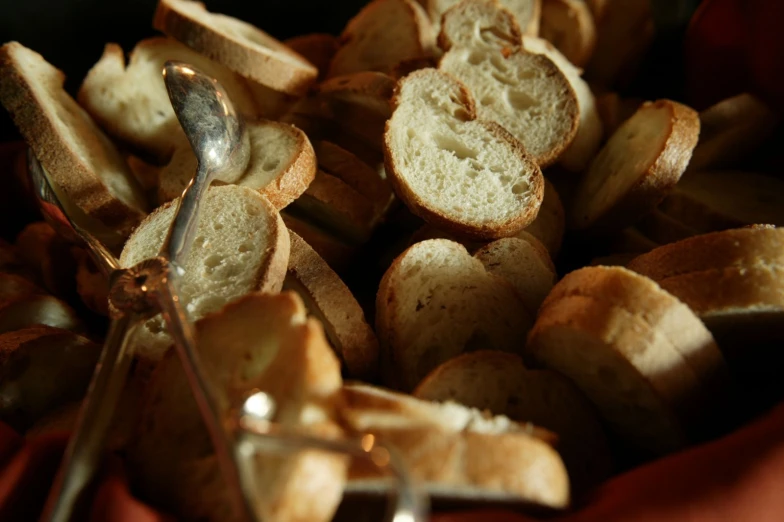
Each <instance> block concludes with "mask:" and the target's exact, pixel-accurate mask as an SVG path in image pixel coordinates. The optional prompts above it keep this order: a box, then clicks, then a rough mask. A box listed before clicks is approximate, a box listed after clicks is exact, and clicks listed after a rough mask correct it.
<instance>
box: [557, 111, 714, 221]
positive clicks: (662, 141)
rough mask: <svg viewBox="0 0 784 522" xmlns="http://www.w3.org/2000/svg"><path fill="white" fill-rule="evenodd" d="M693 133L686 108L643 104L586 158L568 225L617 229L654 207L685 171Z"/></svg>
mask: <svg viewBox="0 0 784 522" xmlns="http://www.w3.org/2000/svg"><path fill="white" fill-rule="evenodd" d="M699 133H700V121H699V118H698V116H697V113H696V112H695V111H694V110H692V109H690V108H689V107H686V106H685V105H681V104H680V103H676V102H673V101H669V100H658V101H656V102H647V103H645V104H643V105H642V107H640V108H639V109H638V110H637V112H636V113H634V115H633V116H632V117H631V118H629V119H628V120H626V122H624V123H623V125H621V126H620V127H619V128H618V130H616V131H615V133H614V134H613V135H612V137H611V138H610V140H609V141H608V142H607V143H606V144H605V145H604V147H603V148H602V150H601V151H600V152H599V155H598V156H596V158H594V160H593V162H592V163H591V166H590V168H589V169H588V172H587V173H586V174H585V177H584V178H583V179H582V182H581V184H580V186H579V187H578V189H577V193H576V195H575V201H574V211H573V222H572V226H573V227H574V228H576V229H587V228H592V229H594V230H596V231H608V230H618V229H621V228H623V227H625V226H628V225H631V224H633V223H634V222H635V221H636V220H637V219H639V218H640V217H642V216H644V215H645V214H646V213H648V212H650V211H651V210H653V209H654V208H656V206H657V205H658V204H659V203H660V202H661V201H662V200H663V199H664V197H665V196H666V195H667V194H668V193H669V192H670V190H671V189H672V187H674V186H675V184H676V183H677V182H678V180H679V179H680V177H681V175H682V174H683V172H684V171H685V170H686V166H687V165H688V164H689V159H690V158H691V153H692V151H693V150H694V147H695V146H696V145H697V138H698V136H699Z"/></svg>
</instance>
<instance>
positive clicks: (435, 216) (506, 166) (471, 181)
mask: <svg viewBox="0 0 784 522" xmlns="http://www.w3.org/2000/svg"><path fill="white" fill-rule="evenodd" d="M393 105H394V107H395V111H394V113H393V114H392V118H391V119H390V120H389V122H388V123H387V130H386V133H385V135H384V141H385V154H384V161H385V165H386V171H387V175H388V176H389V179H390V181H391V182H392V185H393V187H394V188H395V193H396V194H397V195H398V196H399V197H400V199H402V200H403V202H404V203H405V204H406V205H407V206H408V207H409V209H411V211H412V212H413V213H414V214H416V215H418V216H420V217H422V218H423V219H425V220H426V221H428V222H431V223H433V224H435V225H437V226H439V227H441V228H444V229H446V230H449V231H454V232H455V233H457V234H460V235H463V236H466V237H468V238H472V239H494V238H497V237H503V236H509V235H512V234H514V233H516V232H518V231H520V230H522V229H523V228H524V227H525V226H527V225H529V224H530V223H531V222H532V221H533V220H534V219H535V217H536V214H537V213H538V211H539V207H540V205H541V201H542V196H543V192H544V181H543V178H542V174H541V170H540V169H539V167H538V166H537V164H536V163H535V161H534V160H533V158H531V157H530V156H529V155H528V154H527V153H526V152H525V151H524V149H523V146H522V145H521V144H520V142H519V141H517V140H516V139H514V138H513V137H512V136H511V135H510V134H509V133H508V132H507V131H506V130H504V129H503V127H501V126H500V125H498V124H496V123H493V122H488V121H484V120H480V119H477V117H476V111H475V105H474V100H473V98H472V96H471V94H470V93H469V91H468V90H467V89H466V87H465V86H464V85H463V84H461V83H460V82H459V81H457V80H456V79H454V78H453V77H452V76H450V75H448V74H446V73H444V72H441V71H437V70H434V69H422V70H420V71H417V72H415V73H412V74H411V75H409V76H407V77H406V78H404V79H403V80H401V81H400V82H399V84H398V88H397V91H396V94H395V98H394V99H393Z"/></svg>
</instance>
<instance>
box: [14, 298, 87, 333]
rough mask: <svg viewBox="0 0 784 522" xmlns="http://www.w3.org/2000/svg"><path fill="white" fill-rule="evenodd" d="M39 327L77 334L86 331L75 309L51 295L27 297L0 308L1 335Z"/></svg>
mask: <svg viewBox="0 0 784 522" xmlns="http://www.w3.org/2000/svg"><path fill="white" fill-rule="evenodd" d="M37 325H45V326H52V327H54V328H61V329H63V330H71V331H73V332H76V333H82V332H83V331H84V324H83V323H82V320H81V319H79V317H78V316H77V315H76V312H74V310H73V308H71V307H70V306H68V305H67V304H66V303H64V302H63V301H61V300H59V299H57V298H56V297H53V296H51V295H44V294H33V295H26V296H23V297H18V298H17V299H14V300H13V301H7V302H5V303H3V304H2V306H0V333H6V332H13V331H14V330H19V329H22V328H28V327H31V326H37Z"/></svg>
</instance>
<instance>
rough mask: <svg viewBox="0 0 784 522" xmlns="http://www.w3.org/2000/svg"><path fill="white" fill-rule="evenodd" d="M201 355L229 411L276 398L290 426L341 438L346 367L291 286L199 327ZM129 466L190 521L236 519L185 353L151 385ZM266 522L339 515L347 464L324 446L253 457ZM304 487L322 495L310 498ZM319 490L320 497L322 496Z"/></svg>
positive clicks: (160, 500)
mask: <svg viewBox="0 0 784 522" xmlns="http://www.w3.org/2000/svg"><path fill="white" fill-rule="evenodd" d="M196 335H197V337H198V339H199V352H200V355H201V357H202V360H203V362H204V364H205V366H206V367H207V368H209V369H210V375H211V377H212V379H214V382H215V389H216V390H217V391H218V392H219V394H218V404H219V406H218V408H219V411H220V412H221V414H222V415H229V414H230V411H229V408H235V407H239V406H241V405H242V404H243V401H244V400H245V398H246V397H247V395H248V394H249V393H250V392H251V391H261V392H264V393H266V394H268V395H269V396H270V397H271V398H272V399H273V400H274V404H275V415H274V417H273V420H274V421H275V422H277V423H278V424H279V425H281V427H282V428H284V429H290V430H291V429H293V430H300V431H304V432H306V433H309V434H311V435H315V436H322V437H330V438H331V437H337V436H340V435H341V430H340V429H339V428H338V426H337V425H336V424H335V423H334V422H333V421H332V420H331V419H332V417H333V416H334V407H335V401H336V399H337V397H338V393H339V392H340V386H341V378H340V363H339V362H338V360H337V358H336V357H335V355H334V354H333V352H332V350H331V349H330V348H329V345H328V344H327V341H326V338H325V337H324V333H323V330H322V329H321V327H320V325H319V324H318V322H317V321H316V320H314V319H308V318H307V316H306V312H305V307H304V306H303V304H302V301H301V300H300V299H299V298H297V296H296V295H295V294H293V293H291V292H285V293H282V294H278V295H269V294H262V293H254V294H251V295H248V296H245V297H243V298H242V299H239V300H238V301H236V302H234V303H232V304H229V305H228V306H226V307H225V308H223V309H222V310H221V311H220V312H219V313H216V314H213V315H211V316H209V317H207V318H205V319H203V320H201V321H199V322H198V323H197V324H196ZM143 404H144V406H143V409H142V416H141V422H139V424H138V430H137V436H136V438H135V440H134V442H133V443H132V445H131V447H130V448H129V455H130V459H129V463H130V465H131V469H132V471H133V473H134V475H135V477H136V479H137V481H138V486H139V487H140V488H141V489H142V491H143V492H144V493H145V495H146V497H147V498H149V499H150V500H152V501H154V502H156V503H157V504H159V505H161V506H162V507H164V508H167V509H170V510H172V511H174V512H176V513H177V514H178V515H179V516H180V517H183V519H185V520H204V521H210V522H219V521H220V522H233V521H239V520H241V519H242V517H240V516H239V514H238V513H233V512H232V504H231V497H230V496H229V492H228V490H227V487H226V484H225V482H224V481H223V479H222V477H221V474H220V469H219V468H218V464H217V460H216V458H215V456H214V454H213V448H212V445H211V444H210V439H209V437H208V434H207V431H206V430H205V428H204V427H203V424H202V421H201V417H200V415H199V411H198V408H197V406H196V403H195V401H194V400H193V398H192V395H191V393H190V389H189V387H188V384H187V380H186V376H185V373H184V372H183V370H182V366H181V365H180V363H179V361H178V359H177V357H176V355H175V354H174V353H172V351H169V353H168V355H167V356H166V357H165V358H164V359H163V360H162V361H161V363H160V365H159V366H158V368H157V369H156V370H155V373H154V374H153V376H152V379H151V381H150V383H149V385H148V386H147V389H146V392H145V397H144V401H143ZM250 459H251V461H250V464H251V465H252V471H253V472H254V479H255V491H256V493H257V496H256V502H255V508H256V510H257V514H258V517H259V518H260V519H262V520H276V521H281V522H289V521H290V522H296V521H303V520H311V521H314V522H318V521H323V522H327V521H329V520H331V518H332V515H333V513H334V511H335V509H336V508H337V505H338V504H339V502H340V497H341V493H342V490H343V482H344V480H345V474H346V468H347V462H346V460H345V459H344V458H343V457H341V456H338V455H336V454H332V453H324V452H321V451H317V450H306V451H296V452H291V453H288V454H287V453H277V452H276V453H269V452H267V451H264V450H262V449H260V450H259V451H258V452H256V453H255V454H254V455H252V456H251V457H250ZM303 491H309V492H313V494H308V495H303V494H302V493H303ZM316 492H317V494H316Z"/></svg>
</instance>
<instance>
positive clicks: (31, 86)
mask: <svg viewBox="0 0 784 522" xmlns="http://www.w3.org/2000/svg"><path fill="white" fill-rule="evenodd" d="M64 81H65V75H64V74H63V73H62V72H61V71H60V70H58V69H57V68H55V67H54V66H52V65H51V64H49V63H48V62H47V61H46V60H45V59H44V58H43V56H41V55H40V54H38V53H36V52H35V51H32V50H30V49H28V48H26V47H24V46H22V45H21V44H19V43H18V42H9V43H7V44H5V45H3V46H2V47H1V48H0V102H2V104H3V106H4V107H5V108H6V110H8V112H9V113H10V114H11V118H12V119H13V121H14V123H15V124H16V126H17V128H18V129H19V132H20V133H21V134H22V136H23V137H24V139H25V141H26V142H27V143H28V145H29V146H30V148H31V149H32V151H33V153H34V154H35V156H36V158H38V160H39V161H40V162H41V165H42V166H43V167H44V168H45V169H46V171H47V172H48V174H49V176H50V180H51V182H52V183H53V184H54V185H56V186H57V188H58V189H59V190H60V191H62V193H63V194H64V195H65V196H66V197H67V198H68V200H69V201H70V202H71V203H72V204H73V205H75V206H76V207H78V208H79V209H81V210H82V211H83V212H84V213H85V214H87V215H88V216H91V217H93V218H94V219H96V220H98V221H99V222H101V223H102V224H103V225H105V226H106V227H108V228H110V229H113V230H115V231H117V232H119V233H120V234H122V235H124V236H127V234H128V233H130V231H131V230H132V229H133V227H135V226H136V225H138V224H139V222H140V221H141V220H142V218H143V217H144V216H145V214H146V213H147V202H146V201H145V198H144V195H143V193H142V190H141V187H139V185H138V183H137V182H136V179H135V178H134V177H133V175H132V174H131V171H130V169H129V168H128V165H127V164H126V163H125V161H124V159H123V157H122V156H121V155H120V152H119V151H118V150H117V148H116V147H115V146H114V144H113V143H112V142H111V141H110V140H109V139H108V138H107V137H106V136H105V135H104V134H103V132H101V130H100V129H99V128H98V126H97V125H96V124H95V122H93V120H92V119H91V118H90V116H89V115H88V114H87V113H86V112H85V111H84V110H83V109H82V108H81V107H79V105H78V104H77V103H76V101H75V100H74V99H73V98H71V96H70V95H69V94H68V93H67V92H66V91H65V89H64V88H63V82H64Z"/></svg>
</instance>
